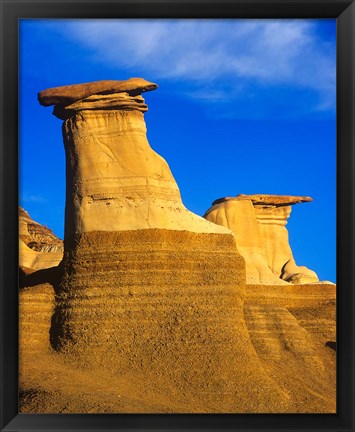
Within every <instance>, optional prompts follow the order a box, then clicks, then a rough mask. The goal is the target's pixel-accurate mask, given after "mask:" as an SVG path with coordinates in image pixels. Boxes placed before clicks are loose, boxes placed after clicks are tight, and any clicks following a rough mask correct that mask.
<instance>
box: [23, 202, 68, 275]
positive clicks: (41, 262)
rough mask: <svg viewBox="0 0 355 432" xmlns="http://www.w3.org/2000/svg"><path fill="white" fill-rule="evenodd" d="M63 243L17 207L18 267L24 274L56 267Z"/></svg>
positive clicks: (60, 258) (60, 256) (59, 259)
mask: <svg viewBox="0 0 355 432" xmlns="http://www.w3.org/2000/svg"><path fill="white" fill-rule="evenodd" d="M62 257H63V242H62V240H60V239H59V238H58V237H56V236H55V235H54V234H53V232H52V231H51V230H50V229H48V228H47V227H45V226H43V225H41V224H39V223H38V222H36V221H34V220H33V219H32V218H31V217H30V215H29V214H28V213H27V212H26V211H25V210H24V209H23V208H22V207H19V267H20V268H21V269H22V270H23V271H24V272H25V273H31V272H33V271H36V270H42V269H46V268H50V267H55V266H57V265H58V264H59V263H60V261H61V260H62Z"/></svg>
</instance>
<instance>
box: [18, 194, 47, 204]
mask: <svg viewBox="0 0 355 432" xmlns="http://www.w3.org/2000/svg"><path fill="white" fill-rule="evenodd" d="M21 201H23V202H24V203H38V204H40V203H45V202H46V200H45V199H44V198H43V197H42V196H40V195H24V196H23V197H21Z"/></svg>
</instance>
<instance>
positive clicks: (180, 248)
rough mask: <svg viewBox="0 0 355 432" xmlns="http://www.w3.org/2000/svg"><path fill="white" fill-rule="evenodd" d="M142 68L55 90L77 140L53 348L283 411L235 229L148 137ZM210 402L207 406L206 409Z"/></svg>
mask: <svg viewBox="0 0 355 432" xmlns="http://www.w3.org/2000/svg"><path fill="white" fill-rule="evenodd" d="M155 88H157V86H156V85H155V84H153V83H150V82H148V81H145V80H143V79H140V78H133V79H130V80H127V81H100V82H96V83H88V84H79V85H73V86H65V87H59V88H55V89H48V90H45V91H43V92H41V93H39V101H40V103H41V104H43V105H46V106H48V105H55V107H54V114H55V115H56V116H57V117H59V118H60V119H62V120H64V123H63V139H64V145H65V150H66V182H67V184H66V213H65V239H64V259H63V263H62V279H61V281H60V283H59V284H58V286H57V287H56V305H55V313H54V316H53V319H52V326H51V343H52V346H53V347H54V348H55V349H56V350H57V351H58V352H60V353H63V354H66V355H67V356H68V359H71V360H72V361H74V362H76V364H77V365H78V366H79V367H88V366H91V367H95V368H104V369H106V370H107V371H108V373H114V374H116V375H122V376H123V375H125V374H130V375H132V374H135V376H136V377H137V379H138V378H139V380H140V382H141V383H142V386H143V387H144V388H145V391H146V392H147V393H149V391H150V389H152V388H154V387H157V386H159V387H160V389H166V390H165V391H166V393H167V397H168V398H170V399H171V400H174V403H176V404H177V405H179V404H180V406H182V407H185V410H186V411H188V410H189V409H188V406H189V404H190V403H193V406H194V412H199V411H200V412H201V411H206V410H207V411H209V412H216V411H219V412H263V411H264V412H266V411H267V412H273V411H274V412H277V411H280V407H281V406H282V407H283V409H285V404H287V403H288V398H287V396H286V395H285V393H284V392H283V391H281V390H280V388H279V387H278V386H277V385H276V384H275V382H274V381H272V380H271V379H270V378H269V377H268V376H267V375H266V374H265V372H264V370H263V368H262V367H261V364H260V362H259V359H258V357H257V355H256V353H255V350H254V348H253V346H252V343H251V341H250V338H249V335H248V332H247V329H246V325H245V321H244V316H243V297H244V291H245V262H244V259H243V258H242V257H241V255H240V254H239V253H238V251H237V248H236V244H235V239H234V236H233V234H232V232H231V231H230V230H229V229H227V228H225V227H222V226H218V225H216V224H213V223H211V222H209V221H207V220H205V219H203V218H201V217H199V216H197V215H195V214H193V213H191V212H190V211H188V210H187V209H186V208H185V207H184V205H183V204H182V201H181V198H180V193H179V189H178V186H177V184H176V182H175V180H174V178H173V176H172V174H171V172H170V169H169V166H168V164H167V163H166V161H165V160H164V159H163V158H162V157H161V156H159V155H158V154H157V153H155V152H154V151H153V150H152V149H151V147H150V146H149V143H148V140H147V137H146V125H145V122H144V117H143V113H144V112H145V111H146V110H147V105H146V104H145V102H144V99H143V98H142V96H141V93H142V92H144V91H147V90H153V89H155ZM199 406H201V407H203V408H200V409H199V408H196V407H199Z"/></svg>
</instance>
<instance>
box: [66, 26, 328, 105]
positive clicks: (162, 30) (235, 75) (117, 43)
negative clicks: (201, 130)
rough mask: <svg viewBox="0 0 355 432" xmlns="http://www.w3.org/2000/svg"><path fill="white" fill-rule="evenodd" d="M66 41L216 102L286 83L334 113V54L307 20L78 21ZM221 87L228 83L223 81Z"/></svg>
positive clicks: (112, 64)
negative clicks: (182, 84)
mask: <svg viewBox="0 0 355 432" xmlns="http://www.w3.org/2000/svg"><path fill="white" fill-rule="evenodd" d="M61 26H62V27H61V29H62V32H63V34H65V35H66V37H70V38H72V39H74V40H75V41H77V42H79V43H80V44H82V45H83V46H85V47H86V48H88V49H90V51H91V52H92V56H93V58H94V59H95V60H96V61H97V62H104V63H106V64H108V65H110V67H117V68H120V69H122V68H125V69H126V70H127V72H128V71H136V70H137V69H139V70H140V71H142V72H144V73H145V74H146V75H147V79H150V76H153V77H154V78H155V79H169V80H180V79H183V80H185V81H186V82H190V83H191V84H193V85H195V86H196V85H197V88H196V89H195V90H196V91H197V92H199V91H200V89H201V88H202V87H203V88H209V89H210V91H211V96H210V97H206V98H205V99H213V100H215V99H216V98H214V97H213V95H216V96H217V99H218V98H220V97H221V96H222V95H225V96H226V97H227V95H228V93H230V94H235V93H236V92H238V91H240V90H241V89H243V88H245V87H246V86H253V85H258V86H259V85H261V86H263V85H287V86H293V87H298V88H303V89H309V90H312V91H315V92H316V93H317V95H318V100H317V106H315V107H314V108H315V109H319V110H326V109H329V108H334V106H333V105H334V100H335V98H334V94H335V55H334V53H335V49H334V46H332V45H328V44H327V43H326V42H324V41H322V40H321V38H320V37H319V36H318V32H317V24H316V21H312V20H188V19H187V20H80V21H77V20H76V21H68V22H66V24H65V25H63V22H62V24H61ZM226 83H228V84H226Z"/></svg>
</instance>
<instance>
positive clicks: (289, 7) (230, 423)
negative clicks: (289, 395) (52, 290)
mask: <svg viewBox="0 0 355 432" xmlns="http://www.w3.org/2000/svg"><path fill="white" fill-rule="evenodd" d="M0 6H1V9H0V11H1V146H0V150H1V154H0V164H1V192H0V196H1V200H0V224H1V225H0V227H1V239H0V243H1V255H0V258H1V261H0V275H1V299H0V307H1V315H0V316H1V388H0V392H1V393H0V399H1V402H0V405H1V406H0V415H1V419H0V430H1V431H51V430H56V431H79V430H81V431H84V430H85V431H114V430H115V431H116V430H117V431H138V430H139V431H148V430H149V431H163V430H174V431H189V430H200V431H207V430H208V431H210V430H211V431H212V430H215V431H217V430H233V431H234V430H235V431H265V432H266V431H294V432H296V431H301V430H302V431H337V432H348V431H354V430H355V429H354V427H355V426H354V423H355V422H354V406H355V398H354V394H355V393H354V388H355V385H354V383H355V381H354V378H355V374H354V372H355V368H354V316H355V308H354V289H355V285H354V269H355V259H354V258H355V257H354V243H355V241H354V240H355V236H354V234H355V230H354V225H355V223H354V222H355V217H354V205H355V201H354V195H355V194H354V193H355V190H354V189H355V188H354V186H355V178H354V171H355V170H354V167H355V4H354V1H353V0H273V1H270V0H222V1H218V0H209V1H197V0H192V1H188V0H165V1H164V0H160V1H158V0H156V1H151V0H146V1H145V0H130V1H129V0H127V1H119V0H108V1H99V0H93V1H91V0H86V1H78V0H77V1H68V0H60V1H48V0H47V1H46V0H41V1H35V0H22V1H18V0H0ZM168 17H169V18H336V20H337V414H325V415H322V414H317V415H313V414H297V415H293V414H282V415H281V414H268V415H263V414H255V415H244V414H238V415H231V414H220V415H211V414H193V415H177V414H171V415H170V414H169V415H153V414H152V415H146V414H145V415H139V414H110V415H106V414H58V415H49V414H48V415H42V414H18V358H17V357H18V290H17V287H18V248H17V245H18V144H17V143H18V62H19V60H18V42H19V40H18V20H19V19H21V18H168Z"/></svg>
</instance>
